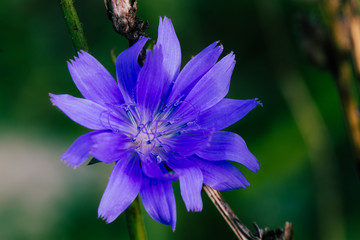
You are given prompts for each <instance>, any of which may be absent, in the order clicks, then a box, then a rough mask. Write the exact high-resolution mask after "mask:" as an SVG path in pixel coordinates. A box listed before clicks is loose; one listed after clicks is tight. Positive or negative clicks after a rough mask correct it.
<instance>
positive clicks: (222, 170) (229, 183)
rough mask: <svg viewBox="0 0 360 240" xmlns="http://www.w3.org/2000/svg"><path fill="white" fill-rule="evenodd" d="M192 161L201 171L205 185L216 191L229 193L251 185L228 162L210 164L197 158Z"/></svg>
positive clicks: (193, 157)
mask: <svg viewBox="0 0 360 240" xmlns="http://www.w3.org/2000/svg"><path fill="white" fill-rule="evenodd" d="M191 160H192V161H193V162H194V164H196V165H197V166H198V167H199V168H200V169H201V172H202V174H203V177H204V184H206V185H208V186H210V187H212V188H213V189H215V190H218V191H229V190H233V189H238V188H245V186H246V185H247V186H249V185H250V184H249V182H248V181H247V180H246V178H245V177H244V175H243V174H242V173H241V172H240V170H239V169H237V168H236V167H235V166H234V165H232V164H231V163H229V162H227V161H214V162H210V161H206V160H204V159H201V158H199V157H196V156H192V157H191Z"/></svg>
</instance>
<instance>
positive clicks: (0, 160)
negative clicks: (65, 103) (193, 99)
mask: <svg viewBox="0 0 360 240" xmlns="http://www.w3.org/2000/svg"><path fill="white" fill-rule="evenodd" d="M75 4H76V7H77V10H78V14H79V17H80V20H81V21H82V23H83V27H84V31H85V35H86V37H87V39H88V43H89V48H90V50H91V53H92V54H93V55H94V56H95V57H96V58H97V59H98V60H99V61H100V62H102V63H103V65H104V66H105V67H106V68H107V69H109V71H110V72H111V73H112V74H114V73H115V68H114V66H113V64H112V63H111V60H110V50H111V49H113V48H114V49H115V52H116V53H120V52H121V51H122V50H124V49H126V48H127V41H126V40H125V39H124V38H122V37H121V36H119V35H118V34H116V33H115V32H114V31H113V29H112V25H111V23H110V21H109V20H108V19H107V16H106V12H105V7H104V3H103V1H102V0H98V1H86V0H77V1H76V3H75ZM138 8H139V10H138V15H139V16H140V17H141V18H142V19H145V20H149V23H150V29H149V30H148V34H149V36H150V37H151V38H152V39H156V38H157V25H158V18H159V16H164V15H166V16H168V17H169V18H171V19H172V21H173V24H174V26H175V30H176V32H177V34H178V37H179V40H180V43H181V47H182V60H183V64H184V63H185V62H187V61H188V60H189V59H190V58H191V56H193V55H195V54H197V53H198V52H199V51H201V50H202V49H203V48H204V47H206V46H207V45H209V44H210V43H212V42H214V41H216V40H220V41H221V43H222V44H223V45H224V53H225V54H226V53H229V52H230V51H234V53H235V55H236V60H237V64H236V67H235V70H234V74H233V76H232V83H231V89H230V92H229V95H228V97H231V98H237V99H247V98H254V97H257V98H259V99H260V100H261V101H262V102H263V104H264V107H263V108H261V107H258V108H256V109H255V110H253V111H252V112H251V113H250V114H248V116H246V117H245V118H244V119H242V120H241V121H240V122H238V123H236V124H235V125H233V126H232V127H231V128H230V130H231V131H234V132H237V133H238V134H240V135H241V136H242V137H243V138H244V139H245V140H246V142H247V144H248V146H249V149H250V150H251V151H252V152H253V153H254V155H255V156H256V157H257V158H258V159H259V161H260V162H261V169H260V171H258V173H252V172H250V171H249V170H247V169H245V168H244V167H242V166H238V167H239V168H240V169H241V170H243V173H244V174H245V176H246V177H247V179H248V180H249V182H250V184H251V185H250V187H248V188H247V189H240V190H236V191H231V192H224V193H223V195H224V197H225V198H226V200H227V201H228V202H229V204H230V205H231V206H232V208H233V210H234V211H235V212H236V213H237V215H238V216H239V218H240V219H241V220H242V221H243V222H244V223H245V224H246V225H247V226H248V227H249V228H251V230H253V228H252V226H251V225H252V223H253V222H256V223H257V224H258V225H259V226H260V227H261V228H264V227H266V226H267V227H270V228H277V227H283V225H284V223H285V221H290V222H292V223H293V226H294V230H295V239H334V240H335V239H336V240H342V239H359V236H360V205H359V203H360V184H359V177H358V175H357V173H356V171H355V168H354V166H355V164H354V160H353V155H352V150H351V148H350V146H349V145H350V144H349V141H348V139H347V134H346V127H345V125H344V122H343V119H342V115H341V114H342V111H341V107H340V103H339V99H338V95H337V92H336V89H335V87H334V84H333V79H332V77H331V75H330V74H329V73H328V72H327V71H325V70H321V69H319V68H317V67H314V66H313V65H312V64H311V63H309V61H308V60H307V59H306V58H305V57H304V54H303V51H302V47H303V46H304V40H303V36H302V33H301V30H300V29H301V28H302V26H301V21H300V20H299V19H302V17H303V16H306V17H309V18H311V19H312V21H314V22H315V23H316V22H321V14H320V12H321V11H320V5H319V4H318V2H317V1H315V0H313V1H311V0H287V1H284V0H271V1H270V0H241V1H238V0H228V1H215V0H181V1H180V0H177V1H176V0H153V1H144V0H139V3H138ZM0 27H1V33H0V70H1V71H0V73H1V85H0V239H1V240H15V239H40V240H41V239H64V240H65V239H87V240H90V239H129V238H128V233H127V226H126V221H125V216H124V214H122V215H121V216H120V217H119V218H118V219H117V220H116V221H115V222H113V223H111V224H105V222H104V221H102V220H100V219H98V218H97V207H98V203H99V201H100V199H101V195H102V192H103V190H104V189H105V186H106V183H107V179H108V176H109V174H110V171H111V167H112V166H111V165H106V164H96V165H93V166H81V167H79V168H78V169H77V170H75V171H74V170H73V169H71V168H69V167H67V166H66V165H65V164H63V163H61V162H60V161H59V158H60V156H61V155H62V153H63V152H64V151H65V150H66V149H67V147H68V146H69V145H70V144H71V143H72V141H73V140H74V139H75V138H76V137H77V136H79V135H80V134H83V133H85V132H86V129H84V128H82V127H81V126H78V125H76V124H75V123H74V122H72V121H71V120H70V119H68V118H67V117H66V116H65V115H64V114H62V113H61V112H60V111H59V110H58V109H56V108H55V107H53V106H52V105H51V103H50V101H49V97H48V93H49V92H52V93H56V94H60V93H69V94H72V95H75V96H80V94H79V92H78V91H77V89H76V87H75V85H74V84H73V82H72V80H71V78H70V75H69V73H68V70H67V67H66V61H67V60H68V59H70V58H72V57H73V56H74V55H75V52H74V49H73V46H72V43H71V40H70V37H69V35H68V31H67V28H66V24H65V21H64V19H63V15H62V12H61V9H60V6H59V3H58V1H45V0H11V1H10V0H8V1H6V0H5V1H4V0H3V1H0ZM224 117H226V116H224ZM174 186H175V192H176V200H177V216H178V217H177V226H176V231H175V232H172V231H171V228H170V227H168V226H165V225H162V224H159V223H157V222H155V221H153V220H152V219H151V218H150V217H149V216H148V215H147V214H144V218H145V224H146V228H147V234H148V237H149V239H152V240H153V239H156V240H162V239H175V240H176V239H189V240H191V239H236V238H235V236H234V235H233V233H232V232H231V230H230V228H229V227H228V226H227V225H226V224H225V222H224V220H223V219H222V218H221V217H220V215H219V214H218V212H217V211H216V210H215V207H214V206H213V205H212V203H211V202H210V201H209V199H208V197H207V196H206V194H205V193H203V202H204V210H203V211H202V212H201V213H187V212H186V209H185V207H184V204H183V202H182V200H181V197H180V194H179V187H178V184H177V183H176V184H174Z"/></svg>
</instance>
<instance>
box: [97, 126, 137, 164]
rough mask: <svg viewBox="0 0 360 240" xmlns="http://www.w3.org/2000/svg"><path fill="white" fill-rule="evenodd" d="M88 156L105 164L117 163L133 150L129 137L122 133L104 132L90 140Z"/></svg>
mask: <svg viewBox="0 0 360 240" xmlns="http://www.w3.org/2000/svg"><path fill="white" fill-rule="evenodd" d="M92 140H93V142H94V144H93V145H92V147H91V152H90V154H91V155H92V156H93V157H95V158H97V159H98V160H100V161H102V162H105V163H112V162H115V161H118V160H120V159H122V158H123V157H124V155H127V154H128V152H129V151H133V150H134V144H133V143H132V141H131V139H130V137H128V136H126V135H124V134H122V133H113V132H104V133H101V134H97V135H95V136H93V138H92Z"/></svg>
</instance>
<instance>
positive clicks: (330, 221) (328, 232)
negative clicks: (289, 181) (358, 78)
mask: <svg viewBox="0 0 360 240" xmlns="http://www.w3.org/2000/svg"><path fill="white" fill-rule="evenodd" d="M257 6H258V12H259V18H260V22H261V25H262V31H263V34H264V39H266V41H265V42H264V44H266V46H267V48H268V51H269V56H270V58H271V63H272V64H273V68H274V69H275V71H276V74H277V75H278V84H279V87H280V91H281V93H282V94H283V96H284V98H285V100H286V103H287V104H288V105H289V108H290V111H291V113H292V115H293V116H294V120H295V122H296V124H297V126H298V128H299V131H300V133H301V135H302V137H303V139H304V143H305V145H306V146H307V149H308V153H309V158H310V162H311V166H312V169H313V175H314V180H315V187H316V198H317V217H318V222H317V227H316V229H318V237H317V238H316V239H324V240H325V239H326V240H343V239H346V237H345V223H344V217H343V211H342V199H341V194H340V191H339V186H338V183H337V182H336V179H337V177H336V172H335V168H336V167H335V164H334V160H335V159H334V156H335V153H334V152H335V151H334V148H333V144H332V143H331V142H330V136H329V132H328V129H327V128H326V125H325V122H324V120H323V118H322V116H321V114H320V112H319V110H318V108H317V106H316V104H315V101H314V100H313V98H312V97H311V95H310V93H309V90H308V88H307V86H306V84H305V82H304V80H303V79H302V78H301V74H300V72H299V70H298V69H297V67H296V66H297V64H296V62H295V59H294V57H293V56H292V55H291V53H292V52H293V51H292V49H293V46H292V44H291V39H289V37H288V35H287V34H286V28H285V26H284V19H283V18H282V17H283V12H282V9H281V7H280V5H279V3H278V2H277V1H267V0H263V1H261V0H257Z"/></svg>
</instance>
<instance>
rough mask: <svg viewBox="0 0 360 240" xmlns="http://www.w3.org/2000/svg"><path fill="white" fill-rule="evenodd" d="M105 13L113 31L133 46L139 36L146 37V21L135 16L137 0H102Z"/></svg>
mask: <svg viewBox="0 0 360 240" xmlns="http://www.w3.org/2000/svg"><path fill="white" fill-rule="evenodd" d="M104 3H105V7H106V11H107V14H108V17H109V19H110V20H111V22H112V24H113V27H114V30H115V31H116V32H117V33H119V34H121V35H122V36H124V37H125V38H126V39H127V40H128V41H129V45H130V46H131V45H133V44H134V43H135V42H136V41H137V40H138V39H139V37H140V36H146V33H145V30H146V29H147V28H148V27H149V24H148V22H147V21H142V20H141V19H139V18H138V17H137V16H136V12H137V0H104Z"/></svg>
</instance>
